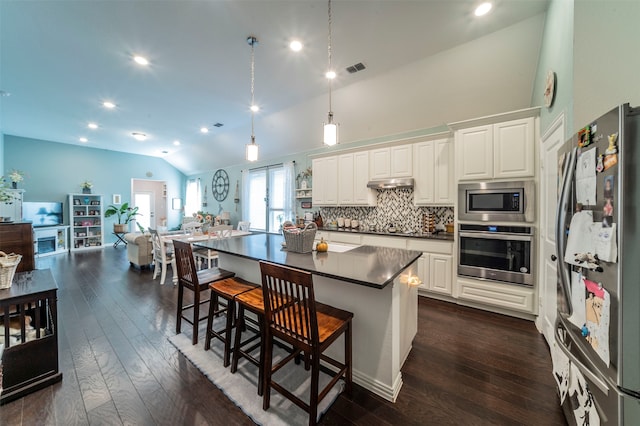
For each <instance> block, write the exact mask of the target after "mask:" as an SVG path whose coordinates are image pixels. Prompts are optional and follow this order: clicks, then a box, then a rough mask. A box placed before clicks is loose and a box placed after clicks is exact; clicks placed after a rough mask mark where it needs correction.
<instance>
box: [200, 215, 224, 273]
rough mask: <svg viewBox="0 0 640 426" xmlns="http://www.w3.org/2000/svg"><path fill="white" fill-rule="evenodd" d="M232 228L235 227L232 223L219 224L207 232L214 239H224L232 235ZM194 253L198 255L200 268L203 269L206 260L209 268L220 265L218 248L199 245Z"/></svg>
mask: <svg viewBox="0 0 640 426" xmlns="http://www.w3.org/2000/svg"><path fill="white" fill-rule="evenodd" d="M232 230H233V227H232V226H231V225H218V226H211V227H209V229H208V230H207V233H208V234H209V236H210V237H211V238H212V239H218V240H222V239H225V238H229V237H231V232H232ZM193 255H194V256H195V257H196V261H197V263H198V269H201V267H202V263H203V262H204V261H205V260H206V262H207V268H211V267H212V266H218V252H217V251H216V250H213V249H208V248H204V247H198V248H195V249H193ZM214 261H215V264H214Z"/></svg>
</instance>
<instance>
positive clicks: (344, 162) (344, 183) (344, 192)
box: [338, 154, 354, 206]
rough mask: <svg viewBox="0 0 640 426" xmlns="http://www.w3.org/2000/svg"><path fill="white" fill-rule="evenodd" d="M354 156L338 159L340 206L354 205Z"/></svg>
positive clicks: (341, 156) (344, 156) (348, 155)
mask: <svg viewBox="0 0 640 426" xmlns="http://www.w3.org/2000/svg"><path fill="white" fill-rule="evenodd" d="M353 172H354V168H353V154H342V155H340V156H339V157H338V180H339V182H340V183H339V185H338V202H339V203H340V205H345V206H349V205H353V188H354V174H353Z"/></svg>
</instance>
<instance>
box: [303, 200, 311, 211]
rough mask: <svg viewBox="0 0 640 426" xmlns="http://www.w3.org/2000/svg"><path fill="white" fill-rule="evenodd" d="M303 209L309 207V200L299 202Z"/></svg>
mask: <svg viewBox="0 0 640 426" xmlns="http://www.w3.org/2000/svg"><path fill="white" fill-rule="evenodd" d="M300 207H302V208H303V209H310V208H311V201H303V202H302V203H301V206H300Z"/></svg>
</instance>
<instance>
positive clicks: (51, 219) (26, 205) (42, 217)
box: [22, 201, 63, 228]
mask: <svg viewBox="0 0 640 426" xmlns="http://www.w3.org/2000/svg"><path fill="white" fill-rule="evenodd" d="M22 219H23V220H28V221H31V222H32V223H33V227H34V228H36V227H40V226H54V225H62V221H63V217H62V203H58V202H48V201H25V202H23V203H22Z"/></svg>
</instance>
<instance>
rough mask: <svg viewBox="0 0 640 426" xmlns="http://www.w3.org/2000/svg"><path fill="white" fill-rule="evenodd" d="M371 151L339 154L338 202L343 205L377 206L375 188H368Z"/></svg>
mask: <svg viewBox="0 0 640 426" xmlns="http://www.w3.org/2000/svg"><path fill="white" fill-rule="evenodd" d="M368 181H369V152H367V151H363V152H356V153H349V154H342V155H340V156H338V204H339V205H341V206H359V205H365V206H375V205H376V193H375V190H372V189H370V188H367V182H368Z"/></svg>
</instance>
